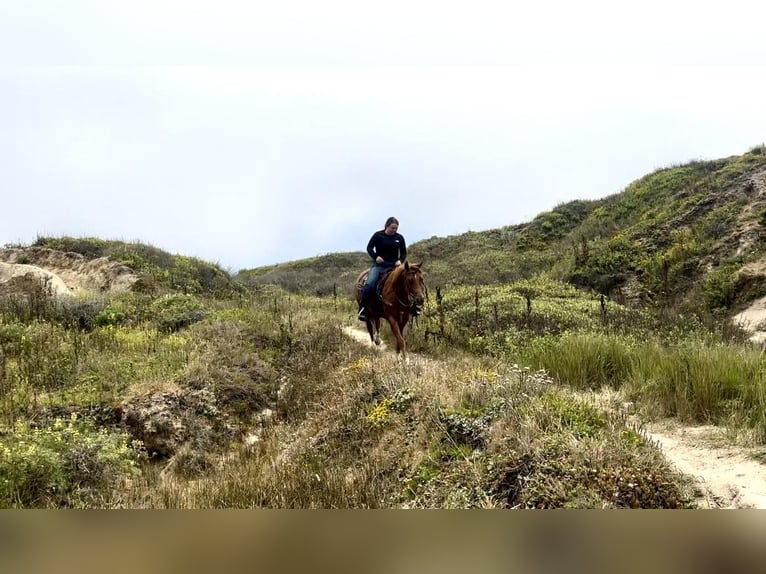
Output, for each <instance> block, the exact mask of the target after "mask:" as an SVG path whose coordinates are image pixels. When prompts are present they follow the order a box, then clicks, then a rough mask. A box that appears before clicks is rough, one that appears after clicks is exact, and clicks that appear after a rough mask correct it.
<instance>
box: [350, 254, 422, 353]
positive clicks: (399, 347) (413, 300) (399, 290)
mask: <svg viewBox="0 0 766 574" xmlns="http://www.w3.org/2000/svg"><path fill="white" fill-rule="evenodd" d="M421 265H422V263H414V264H412V265H410V264H409V263H405V264H404V265H400V266H399V267H396V268H394V269H393V270H392V271H391V272H390V273H388V275H386V276H385V277H383V287H382V289H380V296H378V290H377V289H376V291H375V293H374V294H371V295H370V298H369V301H368V302H367V321H366V322H367V331H368V332H369V333H370V340H371V341H372V342H374V343H375V344H376V345H380V319H381V317H382V318H384V319H386V320H387V321H388V324H389V325H390V326H391V332H392V333H393V334H394V337H396V352H397V353H401V354H402V357H403V358H404V359H405V360H406V359H407V343H406V342H405V341H404V328H405V327H406V326H407V323H408V322H409V320H410V316H412V315H414V316H417V315H419V314H420V311H421V310H422V308H423V299H424V296H425V291H426V288H425V283H424V282H423V272H422V271H421V270H420V266H421ZM368 274H369V270H367V271H363V272H362V273H360V274H359V276H358V277H357V278H356V302H357V303H359V302H360V301H361V298H362V287H364V284H365V282H366V281H367V275H368Z"/></svg>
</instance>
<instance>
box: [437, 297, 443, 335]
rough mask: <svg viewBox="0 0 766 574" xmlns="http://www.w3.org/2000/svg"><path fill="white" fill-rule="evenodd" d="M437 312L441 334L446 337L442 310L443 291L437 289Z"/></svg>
mask: <svg viewBox="0 0 766 574" xmlns="http://www.w3.org/2000/svg"><path fill="white" fill-rule="evenodd" d="M436 312H437V314H438V315H439V334H440V335H441V336H442V337H444V309H443V308H442V290H441V287H437V288H436Z"/></svg>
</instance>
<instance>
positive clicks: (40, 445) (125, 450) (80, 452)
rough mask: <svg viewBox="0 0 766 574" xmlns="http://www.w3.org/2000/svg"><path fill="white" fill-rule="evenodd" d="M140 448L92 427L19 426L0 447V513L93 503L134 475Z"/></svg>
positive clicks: (125, 437)
mask: <svg viewBox="0 0 766 574" xmlns="http://www.w3.org/2000/svg"><path fill="white" fill-rule="evenodd" d="M140 457H141V453H140V445H139V444H137V443H129V437H128V435H126V434H117V433H110V432H108V431H107V430H106V429H100V430H98V429H96V428H95V427H94V426H93V424H92V423H89V422H86V421H79V420H77V417H76V416H75V415H72V417H71V418H70V419H69V420H68V421H64V420H62V419H56V420H55V421H54V423H53V426H51V427H47V428H32V427H30V426H28V425H27V424H26V423H18V424H17V425H16V427H15V428H14V432H13V434H12V435H11V436H10V437H6V438H4V439H3V440H2V441H0V507H3V508H8V507H22V508H24V507H27V508H28V507H62V506H63V507H81V506H84V505H86V504H88V503H91V504H90V505H91V506H92V503H97V502H98V501H99V500H103V499H104V498H105V497H107V496H108V495H109V493H110V492H111V490H112V489H113V488H115V487H116V486H118V485H119V484H120V482H121V481H122V480H123V479H124V478H127V477H130V476H133V475H135V474H137V473H138V472H139V471H138V461H139V459H140Z"/></svg>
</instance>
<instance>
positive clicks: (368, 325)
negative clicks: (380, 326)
mask: <svg viewBox="0 0 766 574" xmlns="http://www.w3.org/2000/svg"><path fill="white" fill-rule="evenodd" d="M367 332H368V333H369V334H370V341H371V342H373V343H374V342H375V334H374V332H373V327H372V320H371V319H367Z"/></svg>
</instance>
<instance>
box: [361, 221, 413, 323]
mask: <svg viewBox="0 0 766 574" xmlns="http://www.w3.org/2000/svg"><path fill="white" fill-rule="evenodd" d="M398 231H399V220H398V219H396V217H389V218H388V219H386V225H385V226H384V227H383V229H382V230H380V231H376V232H375V233H373V235H372V237H371V238H370V241H369V242H368V243H367V253H368V254H369V255H370V257H371V258H372V261H373V263H372V268H371V269H370V273H369V275H368V276H367V282H366V283H365V284H364V287H363V288H362V297H361V300H360V301H359V315H358V317H359V320H360V321H367V315H368V306H369V305H370V303H371V302H370V295H371V294H372V293H373V292H374V291H375V286H376V284H377V282H378V279H380V275H381V273H383V272H384V271H387V270H391V269H394V268H395V267H399V265H401V264H402V261H404V260H405V259H407V244H406V243H405V241H404V237H402V235H401V234H400V233H399V232H398Z"/></svg>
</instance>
